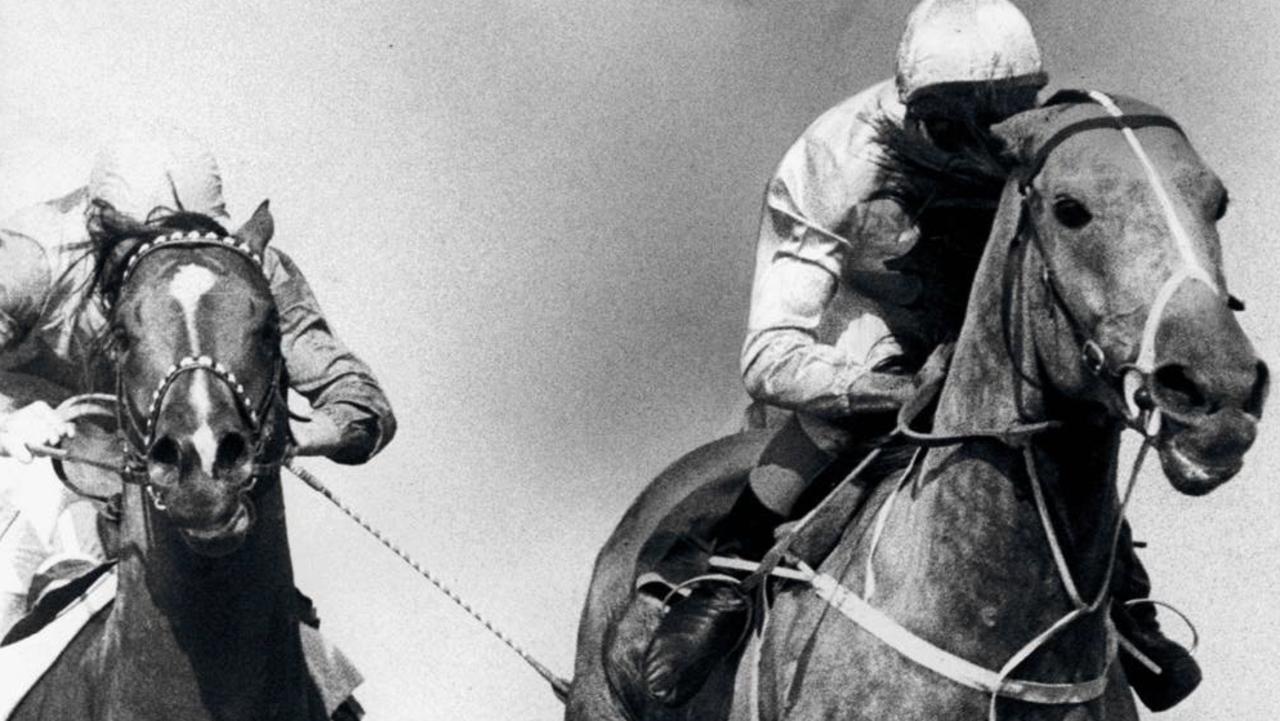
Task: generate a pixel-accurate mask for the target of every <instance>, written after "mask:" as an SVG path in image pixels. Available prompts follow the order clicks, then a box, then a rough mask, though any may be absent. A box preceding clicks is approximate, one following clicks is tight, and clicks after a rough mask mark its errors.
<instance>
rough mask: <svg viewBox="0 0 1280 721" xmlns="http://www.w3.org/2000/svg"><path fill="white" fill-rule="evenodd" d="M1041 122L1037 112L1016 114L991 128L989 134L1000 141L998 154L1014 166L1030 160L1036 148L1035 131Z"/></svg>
mask: <svg viewBox="0 0 1280 721" xmlns="http://www.w3.org/2000/svg"><path fill="white" fill-rule="evenodd" d="M1042 122H1043V121H1041V119H1040V118H1039V117H1038V116H1037V111H1035V110H1030V111H1027V112H1025V113H1018V114H1017V115H1014V116H1013V117H1011V118H1009V119H1007V120H1005V121H1004V122H1001V123H999V124H997V125H993V126H992V127H991V134H992V135H994V136H995V137H996V139H997V140H999V141H1000V146H1001V147H1000V152H1001V154H1002V155H1004V156H1005V157H1006V159H1007V160H1009V161H1011V162H1012V163H1013V164H1014V165H1024V164H1026V163H1027V162H1029V161H1030V159H1031V154H1032V153H1033V152H1034V148H1035V146H1036V141H1035V139H1036V135H1037V133H1036V129H1037V128H1038V127H1039V126H1040V125H1041V123H1042Z"/></svg>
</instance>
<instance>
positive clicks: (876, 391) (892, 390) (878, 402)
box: [849, 371, 916, 413]
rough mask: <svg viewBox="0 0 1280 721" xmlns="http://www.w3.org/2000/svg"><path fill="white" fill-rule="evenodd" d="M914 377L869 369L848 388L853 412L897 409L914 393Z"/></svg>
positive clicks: (879, 411)
mask: <svg viewBox="0 0 1280 721" xmlns="http://www.w3.org/2000/svg"><path fill="white" fill-rule="evenodd" d="M915 391H916V383H915V379H914V378H912V377H911V376H910V375H906V374H902V373H883V372H879V371H869V372H867V373H863V374H862V375H861V376H859V377H858V380H856V381H854V383H853V386H852V387H850V389H849V405H850V407H851V408H852V410H853V411H854V412H855V413H885V412H893V411H897V410H898V409H899V408H901V407H902V405H903V404H904V403H906V402H907V400H908V399H910V398H911V396H912V395H914V394H915Z"/></svg>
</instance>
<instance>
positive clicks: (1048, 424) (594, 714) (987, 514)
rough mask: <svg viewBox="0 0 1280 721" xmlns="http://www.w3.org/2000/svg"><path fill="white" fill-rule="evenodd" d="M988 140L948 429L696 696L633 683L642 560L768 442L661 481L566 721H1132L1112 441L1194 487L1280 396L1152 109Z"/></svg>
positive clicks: (1200, 202) (1115, 105) (1172, 144)
mask: <svg viewBox="0 0 1280 721" xmlns="http://www.w3.org/2000/svg"><path fill="white" fill-rule="evenodd" d="M996 132H997V134H998V136H999V137H1000V138H1001V139H1002V140H1003V142H1004V146H1005V154H1004V157H1005V161H1006V162H1007V172H1008V180H1007V182H1006V183H1005V185H1004V191H1003V193H1002V195H1001V198H1000V204H999V208H998V210H997V213H996V217H995V220H994V223H993V226H992V231H991V236H990V239H989V241H988V243H987V247H986V251H985V253H984V255H983V257H982V260H981V262H980V263H979V265H978V270H977V273H976V277H975V282H974V285H973V288H972V292H971V294H970V299H969V303H968V307H967V310H966V313H965V319H964V323H963V328H962V330H961V333H960V337H959V341H958V343H957V346H956V350H955V355H954V359H953V361H952V363H951V368H950V372H949V375H948V377H947V379H946V381H945V383H944V385H943V388H942V390H941V394H940V397H939V399H938V403H937V410H936V412H935V414H934V427H933V429H932V432H931V433H930V434H927V435H923V434H919V433H914V432H912V433H910V434H903V433H901V432H900V433H899V436H898V437H899V438H902V437H903V436H904V435H911V436H913V438H914V440H909V441H903V442H908V443H917V444H918V445H919V447H920V449H921V450H920V453H919V457H918V458H917V462H916V463H914V464H912V465H911V467H910V470H909V472H905V471H904V472H903V473H902V474H900V478H898V477H895V478H894V479H893V482H886V483H881V484H880V485H879V486H878V487H877V488H876V489H875V490H874V492H873V493H872V496H871V498H870V499H869V500H868V501H867V502H866V504H865V509H866V510H865V511H864V512H862V513H861V514H859V515H858V516H856V517H854V518H853V519H852V521H851V522H850V523H849V524H848V526H847V527H846V528H845V529H844V531H843V535H842V536H841V537H840V541H839V543H838V544H837V545H836V547H835V550H834V551H832V552H831V554H830V555H829V556H828V557H827V558H826V559H825V561H823V563H822V564H821V566H820V567H819V568H818V569H817V571H816V575H811V576H808V577H807V578H809V580H810V582H809V583H790V584H786V585H780V586H775V588H774V589H773V592H774V594H775V595H774V597H773V601H772V604H771V605H770V606H769V610H768V614H767V617H766V618H765V619H764V622H763V626H762V629H761V631H760V632H759V633H758V634H757V635H755V636H754V637H753V638H752V639H751V641H750V642H749V643H748V644H747V647H746V651H745V655H743V654H742V653H735V654H734V655H732V656H731V657H729V658H726V659H725V661H724V663H723V664H722V667H721V668H720V669H718V671H717V672H715V673H713V675H712V677H711V679H710V681H709V682H708V683H707V684H706V686H704V688H703V690H702V691H701V692H700V694H699V696H697V697H695V698H694V699H693V700H692V701H691V702H690V703H689V704H687V705H686V706H684V707H681V708H666V707H663V706H661V705H660V704H657V703H656V702H653V701H652V700H650V699H648V697H647V696H646V695H645V693H644V690H643V688H642V687H640V688H637V682H640V683H642V679H643V674H642V673H641V672H640V669H639V668H638V664H639V663H640V661H641V659H642V658H643V653H644V646H645V644H646V643H647V642H648V638H649V635H650V634H651V633H652V631H653V629H654V627H655V626H656V625H657V622H658V620H659V619H660V617H661V613H662V609H661V604H660V603H657V602H655V601H653V600H652V599H648V598H645V597H644V596H643V595H639V594H635V593H633V588H634V585H635V576H636V573H637V572H638V571H640V570H642V568H641V566H642V565H643V564H644V563H645V562H646V559H643V558H640V557H639V554H640V552H641V551H642V549H644V548H646V546H647V543H648V541H649V539H650V537H651V536H653V535H654V534H655V532H657V533H664V532H670V530H669V525H670V518H671V517H672V516H673V511H674V515H675V516H680V515H681V514H684V515H685V516H689V517H690V518H694V517H696V514H697V510H696V509H697V507H698V506H699V505H700V504H702V505H705V503H706V502H707V501H708V500H714V499H715V498H719V497H722V496H724V495H727V493H726V492H724V490H723V489H725V488H730V487H734V486H740V485H741V484H742V483H743V482H744V479H745V476H746V474H747V472H748V470H749V469H750V467H751V465H752V464H753V463H754V461H755V458H756V457H757V456H758V454H759V453H760V451H761V450H762V448H763V445H764V442H765V440H766V437H765V436H763V435H762V434H759V433H756V434H744V435H740V436H736V437H730V438H727V439H721V440H719V441H717V442H715V443H713V444H710V445H708V446H705V447H703V448H700V449H698V450H696V451H694V452H693V453H692V454H690V455H689V456H687V457H686V458H684V459H681V460H680V461H678V462H677V463H675V464H674V465H673V466H671V467H670V468H669V469H667V470H666V471H664V472H663V474H661V475H660V476H659V477H658V478H657V479H656V480H655V481H654V482H653V483H652V484H651V485H650V486H649V488H648V489H646V491H645V492H644V493H643V494H642V495H641V496H640V497H639V499H637V501H636V502H635V503H634V504H633V505H632V507H631V508H630V509H629V510H628V511H627V513H626V515H625V516H624V518H623V520H622V522H621V523H620V524H619V526H618V527H617V529H616V530H615V532H614V534H613V536H612V537H611V538H610V539H609V541H608V543H607V544H606V545H605V547H604V549H603V550H602V551H601V553H600V556H599V557H598V559H597V562H596V567H595V576H594V578H593V582H592V585H591V589H590V592H589V595H588V598H587V603H586V606H585V608H584V610H583V614H582V620H581V624H580V627H579V632H578V653H577V661H576V676H575V679H574V683H573V686H572V690H571V694H570V697H569V701H568V711H567V716H566V718H568V719H572V720H574V721H586V720H588V719H589V720H591V721H601V720H605V719H618V720H620V719H640V718H644V719H662V720H664V721H665V720H668V719H672V720H674V719H688V720H690V721H692V720H693V719H700V720H706V719H727V718H734V719H748V718H750V719H762V720H763V721H772V720H777V719H783V718H786V719H797V720H805V719H813V720H815V721H816V720H817V719H829V718H840V719H847V720H851V721H852V720H856V719H882V718H894V719H902V720H908V721H910V720H916V719H918V720H920V721H924V720H925V719H937V718H981V717H983V716H990V717H998V718H1001V719H1032V718H1034V719H1083V718H1107V719H1117V718H1118V719H1133V718H1136V716H1137V714H1136V709H1135V706H1134V702H1133V699H1132V695H1131V693H1130V692H1129V690H1128V688H1127V686H1126V685H1125V681H1124V676H1123V672H1122V671H1121V669H1120V666H1119V664H1115V663H1114V659H1115V647H1116V643H1117V640H1116V638H1115V637H1114V635H1113V632H1112V630H1111V626H1110V621H1109V620H1108V616H1107V608H1108V605H1109V604H1108V603H1107V598H1108V595H1109V594H1108V589H1109V582H1110V578H1111V575H1112V574H1111V571H1112V568H1111V564H1112V559H1113V557H1114V544H1115V543H1116V537H1117V534H1118V533H1119V528H1120V523H1121V521H1122V516H1123V503H1122V499H1121V496H1120V494H1119V493H1118V491H1117V488H1116V483H1115V482H1114V481H1115V478H1116V475H1117V471H1118V469H1117V459H1118V456H1119V453H1118V451H1119V447H1120V437H1121V432H1122V430H1123V429H1125V428H1126V427H1129V428H1135V429H1137V430H1139V431H1140V432H1141V433H1142V434H1143V436H1144V448H1145V447H1152V448H1154V449H1155V450H1156V452H1157V453H1158V454H1159V457H1160V459H1161V462H1162V465H1163V468H1164V471H1165V475H1166V476H1167V477H1168V479H1169V481H1170V482H1171V484H1172V485H1173V486H1174V488H1176V489H1178V490H1179V491H1181V492H1183V493H1187V494H1191V495H1198V494H1203V493H1206V492H1208V491H1210V490H1212V489H1213V488H1214V487H1216V486H1217V485H1219V484H1221V483H1223V482H1225V481H1227V480H1228V479H1230V478H1231V477H1232V476H1234V475H1235V474H1236V473H1237V472H1238V471H1239V470H1240V468H1241V464H1242V461H1243V457H1244V455H1245V452H1246V451H1247V450H1248V449H1249V447H1250V445H1251V444H1252V442H1253V440H1254V438H1255V433H1256V425H1257V423H1258V421H1259V419H1260V417H1261V414H1262V408H1263V405H1264V402H1265V399H1266V395H1267V390H1268V378H1267V368H1266V365H1265V364H1264V363H1263V362H1262V361H1261V360H1259V359H1258V357H1257V356H1256V354H1255V352H1254V350H1253V347H1252V345H1251V344H1250V342H1249V341H1248V339H1247V338H1246V337H1245V335H1244V333H1243V331H1242V330H1241V329H1240V326H1239V325H1238V323H1237V321H1236V320H1235V318H1234V316H1233V307H1238V302H1236V301H1234V299H1233V298H1232V297H1231V296H1229V294H1228V292H1227V287H1226V281H1225V278H1224V277H1223V273H1222V261H1221V250H1220V243H1219V239H1218V235H1217V230H1216V227H1215V225H1216V222H1217V220H1218V219H1219V218H1220V217H1221V215H1222V213H1223V212H1225V208H1226V191H1225V189H1224V188H1223V186H1222V183H1221V182H1220V181H1219V179H1218V178H1217V176H1216V175H1214V174H1213V173H1212V171H1210V170H1209V168H1208V167H1207V166H1206V165H1205V164H1204V162H1203V161H1202V160H1201V159H1200V158H1199V157H1198V156H1197V154H1196V153H1195V151H1194V150H1193V149H1192V147H1191V145H1190V143H1189V142H1188V141H1187V139H1186V137H1185V136H1184V135H1183V133H1182V131H1181V130H1180V129H1179V128H1178V127H1177V126H1176V124H1174V123H1173V121H1171V120H1170V119H1169V118H1168V117H1167V116H1165V115H1164V114H1163V113H1161V112H1160V111H1159V110H1157V109H1155V108H1152V107H1150V106H1148V105H1145V104H1143V103H1140V102H1137V101H1133V100H1128V99H1119V100H1113V99H1112V98H1110V97H1107V96H1105V95H1101V94H1096V93H1091V94H1086V93H1064V94H1060V95H1059V96H1057V97H1056V98H1055V99H1054V100H1053V101H1051V102H1050V103H1048V104H1047V105H1046V106H1045V107H1042V108H1038V109H1035V110H1032V111H1029V112H1027V113H1024V114H1021V115H1018V116H1016V117H1014V118H1012V119H1010V120H1008V121H1007V122H1005V123H1004V124H1002V125H1000V126H998V127H997V128H996ZM900 431H901V429H900ZM1140 457H1141V454H1140ZM1134 471H1135V473H1136V469H1134ZM1125 475H1126V477H1127V476H1128V475H1129V471H1128V469H1126V470H1125ZM717 489H720V490H717ZM867 608H870V609H871V611H869V612H868V611H866V609H867ZM871 616H878V617H880V618H877V619H872V620H868V619H869V618H870V617H871ZM855 618H856V619H857V620H854V619H855ZM894 629H897V630H894ZM904 637H905V638H906V640H905V641H904V640H903V639H904ZM886 639H887V640H886ZM913 639H914V640H913ZM922 649H923V651H922ZM741 658H746V659H749V660H750V662H749V663H747V662H743V663H741V664H740V666H741V667H740V668H736V667H737V666H738V665H739V660H740V659H741ZM965 664H968V665H967V666H966V665H965ZM957 669H958V670H957ZM1027 689H1030V691H1027ZM1034 697H1039V698H1034Z"/></svg>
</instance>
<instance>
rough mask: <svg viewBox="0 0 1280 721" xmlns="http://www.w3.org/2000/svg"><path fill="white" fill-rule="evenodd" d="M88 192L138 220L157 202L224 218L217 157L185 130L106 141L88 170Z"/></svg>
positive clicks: (224, 212)
mask: <svg viewBox="0 0 1280 721" xmlns="http://www.w3.org/2000/svg"><path fill="white" fill-rule="evenodd" d="M89 197H90V198H93V199H95V200H104V201H106V202H108V203H110V204H111V205H112V206H114V207H115V209H116V210H118V211H120V212H122V213H124V214H126V215H129V216H131V217H133V218H134V219H136V220H139V221H141V220H146V218H147V216H148V215H149V214H150V213H151V211H152V210H155V209H156V208H168V209H170V210H185V211H191V212H196V213H204V214H205V215H208V216H210V217H212V218H213V219H215V220H217V221H219V222H222V223H226V222H227V220H228V218H227V206H226V203H225V202H224V201H223V198H222V175H221V174H220V173H219V172H218V161H217V160H215V159H214V157H213V153H211V152H210V151H209V149H208V148H206V147H205V146H204V144H203V143H201V142H200V141H198V140H196V139H195V138H194V137H192V136H191V135H189V134H187V133H185V132H183V131H175V130H167V131H159V132H157V131H152V130H148V131H143V132H132V133H129V134H126V135H122V136H120V137H118V138H116V139H115V140H112V141H111V142H109V143H107V144H106V145H104V146H103V147H102V149H101V150H99V151H98V156H97V158H96V159H95V160H94V163H93V170H92V171H91V172H90V174H89Z"/></svg>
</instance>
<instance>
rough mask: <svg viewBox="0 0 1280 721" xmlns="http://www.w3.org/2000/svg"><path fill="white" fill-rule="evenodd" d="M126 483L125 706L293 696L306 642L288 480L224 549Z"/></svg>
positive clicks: (192, 708) (181, 708) (149, 711)
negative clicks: (198, 538)
mask: <svg viewBox="0 0 1280 721" xmlns="http://www.w3.org/2000/svg"><path fill="white" fill-rule="evenodd" d="M126 493H127V497H126V500H125V514H124V518H123V519H122V528H121V538H122V544H121V553H120V562H119V591H118V593H117V597H116V601H115V609H114V610H113V612H112V615H111V618H110V621H109V623H110V627H109V630H108V637H109V638H111V639H112V640H113V642H114V645H115V646H116V648H115V649H114V650H115V652H116V657H115V660H114V667H113V668H112V669H111V672H112V674H113V676H114V682H115V683H114V684H112V686H113V688H114V689H115V694H116V698H117V699H118V700H119V701H118V703H119V706H120V707H122V708H125V709H129V714H132V716H131V717H136V718H146V717H156V718H162V717H166V716H167V717H171V718H177V717H181V718H204V717H206V715H207V717H211V718H219V719H222V718H228V719H238V718H263V717H264V714H263V709H270V708H279V707H280V706H281V705H282V704H283V705H287V704H288V695H287V694H288V692H289V691H290V690H293V689H297V688H298V687H299V684H298V682H297V678H298V669H299V668H301V651H300V646H299V640H298V629H297V623H298V620H297V619H298V615H297V611H296V608H295V603H296V601H295V596H294V594H295V591H294V586H293V571H292V566H291V564H290V561H289V547H288V539H287V537H286V533H285V524H284V504H283V496H282V495H281V492H280V487H279V484H278V483H272V484H271V487H270V488H269V489H268V490H266V491H265V492H263V493H261V494H260V495H259V497H258V498H257V499H256V500H257V503H258V518H257V521H256V524H255V528H254V530H253V531H252V532H251V533H250V534H249V536H248V538H247V539H246V540H245V543H244V545H243V546H242V547H241V548H240V549H239V550H237V551H236V552H234V553H232V554H231V555H229V556H227V557H225V558H221V559H209V558H203V557H200V556H197V555H195V554H194V553H192V552H191V551H190V550H188V548H187V547H186V545H185V544H184V542H183V541H182V539H181V537H180V536H179V535H178V534H177V532H176V531H175V530H174V529H173V528H172V526H170V525H169V523H168V521H167V519H166V518H164V517H163V516H162V515H161V514H159V513H157V512H154V511H153V510H152V509H151V507H150V504H149V503H148V502H147V501H146V499H145V497H144V495H143V493H142V491H141V489H140V488H138V487H136V486H133V487H129V488H127V489H126ZM174 714H177V715H176V716H175V715H174Z"/></svg>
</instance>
